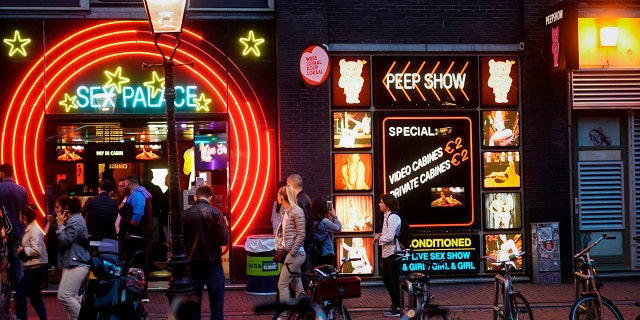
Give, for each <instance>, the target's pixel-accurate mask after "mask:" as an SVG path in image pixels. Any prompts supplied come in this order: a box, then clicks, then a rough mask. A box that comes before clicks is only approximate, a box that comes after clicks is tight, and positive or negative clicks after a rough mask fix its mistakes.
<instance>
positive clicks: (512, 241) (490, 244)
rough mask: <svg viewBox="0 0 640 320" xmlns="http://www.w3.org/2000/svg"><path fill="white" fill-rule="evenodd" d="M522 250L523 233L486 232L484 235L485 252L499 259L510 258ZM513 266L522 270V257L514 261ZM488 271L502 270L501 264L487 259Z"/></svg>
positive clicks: (486, 267)
mask: <svg viewBox="0 0 640 320" xmlns="http://www.w3.org/2000/svg"><path fill="white" fill-rule="evenodd" d="M520 252H522V234H521V233H514V234H508V233H507V234H505V233H500V234H485V235H484V254H485V255H486V256H490V257H493V258H494V259H496V260H498V261H502V260H508V259H509V256H510V255H512V254H519V253H520ZM513 266H514V267H515V268H516V269H518V270H522V257H519V258H517V259H516V260H514V261H513ZM485 270H486V271H497V270H500V266H499V265H496V264H492V263H491V261H489V260H485Z"/></svg>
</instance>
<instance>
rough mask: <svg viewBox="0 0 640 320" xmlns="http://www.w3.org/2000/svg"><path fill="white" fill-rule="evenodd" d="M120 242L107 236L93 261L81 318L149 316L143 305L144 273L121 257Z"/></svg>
mask: <svg viewBox="0 0 640 320" xmlns="http://www.w3.org/2000/svg"><path fill="white" fill-rule="evenodd" d="M119 252H120V250H119V243H118V241H117V240H113V239H103V240H102V242H101V243H100V245H99V247H98V254H97V256H94V257H93V258H91V260H90V261H89V265H90V266H91V273H90V275H89V280H88V281H87V285H86V287H85V290H84V295H83V299H82V307H81V309H80V315H79V317H78V318H79V319H83V320H84V319H89V320H90V319H95V320H120V319H131V320H139V319H146V318H147V312H146V311H145V310H144V307H143V305H142V290H143V287H144V282H145V281H146V280H145V278H144V274H143V272H142V270H141V269H139V268H131V267H130V265H131V261H124V262H122V261H121V260H120V254H119Z"/></svg>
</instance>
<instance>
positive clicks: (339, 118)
mask: <svg viewBox="0 0 640 320" xmlns="http://www.w3.org/2000/svg"><path fill="white" fill-rule="evenodd" d="M333 148H334V149H349V148H371V112H369V111H343V112H334V113H333Z"/></svg>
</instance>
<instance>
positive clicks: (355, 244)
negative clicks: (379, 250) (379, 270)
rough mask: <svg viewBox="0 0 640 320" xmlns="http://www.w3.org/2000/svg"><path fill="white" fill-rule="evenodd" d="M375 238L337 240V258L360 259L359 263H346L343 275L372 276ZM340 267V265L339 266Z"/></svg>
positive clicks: (339, 259)
mask: <svg viewBox="0 0 640 320" xmlns="http://www.w3.org/2000/svg"><path fill="white" fill-rule="evenodd" d="M373 249H374V246H373V238H337V239H336V258H337V259H338V261H341V260H342V258H360V259H361V260H359V261H349V262H346V263H345V264H344V266H343V268H342V273H352V274H370V273H373V272H374V267H373ZM338 265H339V264H338Z"/></svg>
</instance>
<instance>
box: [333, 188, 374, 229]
mask: <svg viewBox="0 0 640 320" xmlns="http://www.w3.org/2000/svg"><path fill="white" fill-rule="evenodd" d="M334 206H335V209H336V215H337V216H338V220H340V223H342V232H371V231H373V212H374V210H373V197H372V196H335V201H334ZM376 209H377V208H376ZM376 212H377V210H376Z"/></svg>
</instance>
